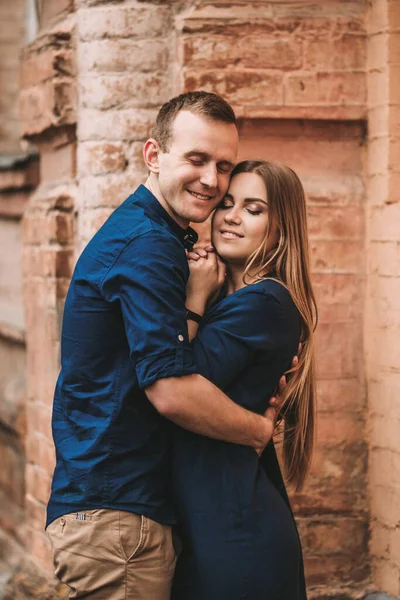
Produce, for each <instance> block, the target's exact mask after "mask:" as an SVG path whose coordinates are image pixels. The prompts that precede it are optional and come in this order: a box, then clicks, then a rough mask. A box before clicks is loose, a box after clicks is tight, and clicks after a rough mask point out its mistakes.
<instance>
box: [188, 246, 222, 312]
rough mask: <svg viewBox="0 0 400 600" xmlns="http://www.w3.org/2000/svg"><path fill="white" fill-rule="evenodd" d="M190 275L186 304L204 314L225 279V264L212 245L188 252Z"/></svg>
mask: <svg viewBox="0 0 400 600" xmlns="http://www.w3.org/2000/svg"><path fill="white" fill-rule="evenodd" d="M187 257H188V260H189V269H190V276H189V279H188V282H187V285H186V306H187V308H189V309H190V310H193V311H194V312H197V313H198V314H200V315H203V314H204V312H205V309H206V305H207V303H208V302H209V301H210V299H212V298H214V297H215V296H216V295H217V294H218V293H219V291H220V290H221V287H222V285H223V283H224V281H225V265H224V263H223V262H222V261H221V260H220V259H219V258H218V257H217V255H216V254H215V252H214V249H213V248H212V247H211V246H208V247H207V248H195V249H193V251H192V252H188V253H187Z"/></svg>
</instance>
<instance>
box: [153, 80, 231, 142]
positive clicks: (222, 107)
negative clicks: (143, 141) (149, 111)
mask: <svg viewBox="0 0 400 600" xmlns="http://www.w3.org/2000/svg"><path fill="white" fill-rule="evenodd" d="M181 110H188V111H190V112H192V113H194V114H196V115H200V116H202V117H205V118H207V119H211V120H213V121H223V122H224V123H232V124H233V125H235V126H236V127H237V122H236V116H235V113H234V112H233V109H232V107H231V105H230V104H228V102H226V100H224V99H223V98H221V96H218V95H217V94H213V93H211V92H203V91H197V92H186V93H185V94H180V96H176V97H175V98H172V99H171V100H169V101H168V102H166V103H165V104H163V106H162V107H161V108H160V111H159V113H158V115H157V119H156V123H155V125H154V128H153V132H152V137H153V138H154V139H155V140H157V142H158V143H159V145H160V149H161V151H162V152H168V150H169V146H170V143H171V139H172V124H173V122H174V120H175V118H176V116H177V114H178V113H179V112H180V111H181Z"/></svg>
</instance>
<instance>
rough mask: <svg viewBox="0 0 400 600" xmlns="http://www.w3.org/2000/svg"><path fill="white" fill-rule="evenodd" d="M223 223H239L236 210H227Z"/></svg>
mask: <svg viewBox="0 0 400 600" xmlns="http://www.w3.org/2000/svg"><path fill="white" fill-rule="evenodd" d="M224 217H225V221H226V222H227V223H240V215H239V212H238V211H237V210H235V209H234V208H231V209H230V210H228V211H227V212H226V213H225V215H224Z"/></svg>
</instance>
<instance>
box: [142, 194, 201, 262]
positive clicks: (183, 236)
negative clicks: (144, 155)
mask: <svg viewBox="0 0 400 600" xmlns="http://www.w3.org/2000/svg"><path fill="white" fill-rule="evenodd" d="M135 201H136V202H137V201H139V202H137V203H138V204H140V206H142V208H144V209H145V212H146V213H148V214H150V215H151V216H152V217H153V218H154V216H156V217H158V219H157V220H161V221H164V223H165V224H166V225H167V226H168V227H169V229H172V232H173V233H174V234H175V235H176V237H177V238H178V239H180V241H181V242H182V244H183V246H184V247H185V248H186V250H192V249H193V246H194V244H195V243H196V242H197V239H198V235H197V233H196V232H195V230H194V229H192V228H191V227H188V228H187V229H184V228H183V227H181V226H180V225H178V223H177V222H176V221H175V220H174V219H173V218H172V217H171V216H170V215H169V214H168V213H167V211H166V210H165V208H164V207H163V206H162V205H161V204H160V202H159V201H158V200H157V198H156V197H155V196H154V194H152V193H151V192H150V190H149V189H147V187H146V186H145V185H143V184H141V185H140V186H139V187H138V189H137V190H136V192H135Z"/></svg>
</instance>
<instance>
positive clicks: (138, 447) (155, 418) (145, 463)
mask: <svg viewBox="0 0 400 600" xmlns="http://www.w3.org/2000/svg"><path fill="white" fill-rule="evenodd" d="M193 235H195V234H194V232H193V231H192V230H190V231H189V232H188V231H185V230H183V229H182V228H181V227H179V225H177V223H175V221H174V220H173V219H172V218H171V217H170V216H169V215H168V214H167V213H166V212H165V210H164V209H163V208H162V206H161V205H160V203H159V202H158V201H157V199H156V198H155V197H154V196H153V195H152V194H151V193H150V191H149V190H148V189H147V188H146V187H144V186H140V187H139V188H138V190H137V191H136V192H135V193H134V194H133V195H132V196H130V197H129V198H128V199H127V200H125V202H124V203H123V204H122V205H121V206H120V207H119V208H118V209H117V210H115V211H114V213H113V214H112V215H111V216H110V218H109V219H108V220H107V222H106V223H105V224H104V225H103V227H102V228H101V229H100V230H99V231H98V232H97V234H96V235H95V236H94V238H93V239H92V240H91V241H90V242H89V244H88V245H87V247H86V248H85V250H84V251H83V253H82V255H81V256H80V258H79V260H78V262H77V265H76V268H75V271H74V274H73V277H72V280H71V285H70V288H69V291H68V295H67V298H66V303H65V309H64V319H63V330H62V341H61V373H60V375H59V378H58V381H57V386H56V391H55V396H54V408H53V422H52V424H53V437H54V442H55V447H56V467H55V472H54V477H53V485H52V492H51V497H50V501H49V505H48V514H47V524H48V523H50V522H51V521H53V520H54V519H55V518H57V517H59V516H61V515H62V514H65V513H68V512H74V511H78V510H84V509H91V508H111V509H117V510H127V511H131V512H136V513H139V514H143V515H145V516H147V517H149V518H151V519H154V520H156V521H159V522H161V523H167V524H168V523H174V522H175V514H174V510H173V508H172V505H171V498H170V487H169V486H170V436H169V430H168V429H169V428H168V427H167V421H166V420H165V419H164V418H163V417H161V416H160V415H159V413H158V412H157V411H156V410H155V408H154V407H153V406H152V404H151V403H150V402H149V401H148V399H147V396H146V394H145V392H144V391H143V390H144V388H146V387H147V386H149V385H151V384H152V383H154V382H155V381H156V380H157V379H159V378H163V377H179V376H183V375H188V374H192V373H196V372H197V371H196V367H195V365H194V363H193V357H192V350H191V347H190V344H189V341H188V334H187V324H186V320H185V290H186V282H187V279H188V276H189V269H188V265H187V259H186V256H185V250H184V243H185V240H187V238H188V237H189V238H191V239H192V240H193V237H192V236H193Z"/></svg>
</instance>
